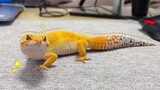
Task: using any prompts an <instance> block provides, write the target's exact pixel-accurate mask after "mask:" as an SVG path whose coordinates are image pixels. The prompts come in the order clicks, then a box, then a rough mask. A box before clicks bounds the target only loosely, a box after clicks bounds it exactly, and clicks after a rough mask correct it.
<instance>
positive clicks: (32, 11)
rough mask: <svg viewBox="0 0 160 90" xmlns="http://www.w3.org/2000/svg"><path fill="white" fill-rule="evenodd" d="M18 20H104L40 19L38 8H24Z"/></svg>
mask: <svg viewBox="0 0 160 90" xmlns="http://www.w3.org/2000/svg"><path fill="white" fill-rule="evenodd" d="M18 19H32V20H73V19H80V20H88V19H89V20H93V19H104V18H95V17H82V16H71V15H66V16H62V17H51V18H46V17H40V16H39V9H38V8H26V10H24V11H23V12H22V13H21V14H20V15H19V16H18Z"/></svg>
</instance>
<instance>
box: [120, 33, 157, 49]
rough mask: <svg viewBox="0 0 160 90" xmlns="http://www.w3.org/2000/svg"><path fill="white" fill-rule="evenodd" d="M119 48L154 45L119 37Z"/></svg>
mask: <svg viewBox="0 0 160 90" xmlns="http://www.w3.org/2000/svg"><path fill="white" fill-rule="evenodd" d="M119 46H120V47H129V46H132V47H134V46H135V47H136V46H155V44H153V43H149V42H144V41H139V40H135V39H133V38H129V37H121V36H119Z"/></svg>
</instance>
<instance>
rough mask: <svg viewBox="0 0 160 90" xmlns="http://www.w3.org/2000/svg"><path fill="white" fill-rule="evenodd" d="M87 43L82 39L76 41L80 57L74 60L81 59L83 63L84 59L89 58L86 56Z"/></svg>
mask: <svg viewBox="0 0 160 90" xmlns="http://www.w3.org/2000/svg"><path fill="white" fill-rule="evenodd" d="M87 45H88V42H87V40H85V39H82V40H79V41H78V42H77V49H78V52H79V55H80V57H78V58H76V60H75V61H81V62H82V63H85V61H86V60H90V58H86V47H87Z"/></svg>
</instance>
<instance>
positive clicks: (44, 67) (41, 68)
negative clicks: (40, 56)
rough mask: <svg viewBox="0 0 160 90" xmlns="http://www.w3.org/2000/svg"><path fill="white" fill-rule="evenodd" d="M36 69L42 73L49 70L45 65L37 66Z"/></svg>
mask: <svg viewBox="0 0 160 90" xmlns="http://www.w3.org/2000/svg"><path fill="white" fill-rule="evenodd" d="M35 69H36V70H40V71H43V70H48V68H47V67H46V66H44V65H40V66H37V67H36V68H35Z"/></svg>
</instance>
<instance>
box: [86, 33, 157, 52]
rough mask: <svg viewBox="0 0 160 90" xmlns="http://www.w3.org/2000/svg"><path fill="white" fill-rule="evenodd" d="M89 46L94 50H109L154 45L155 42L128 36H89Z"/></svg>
mask: <svg viewBox="0 0 160 90" xmlns="http://www.w3.org/2000/svg"><path fill="white" fill-rule="evenodd" d="M89 46H90V48H91V49H94V50H110V49H116V48H123V47H137V46H155V44H152V43H148V42H143V41H138V40H135V39H133V38H129V37H122V36H108V37H93V38H91V41H90V42H89Z"/></svg>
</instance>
